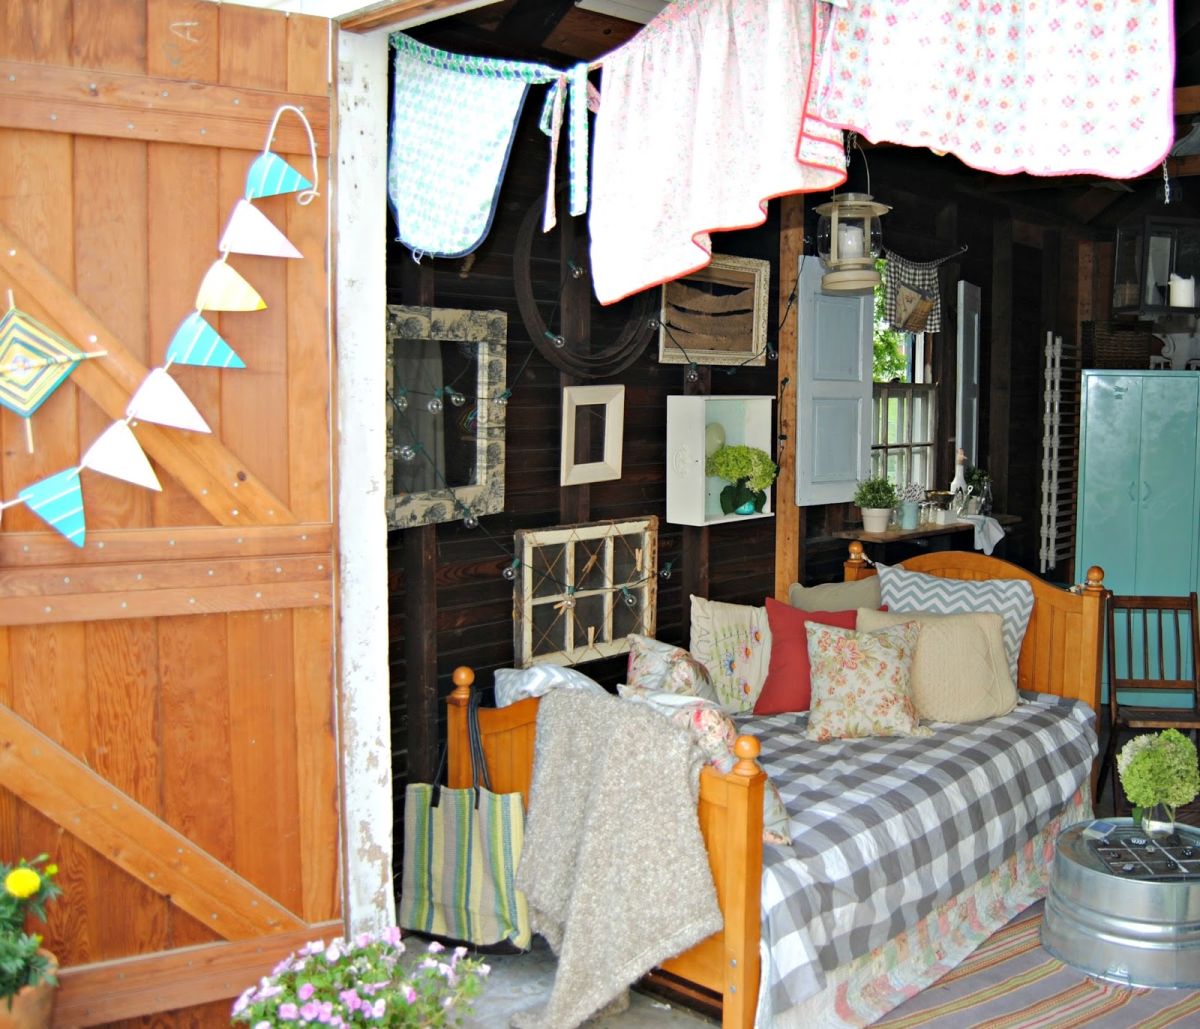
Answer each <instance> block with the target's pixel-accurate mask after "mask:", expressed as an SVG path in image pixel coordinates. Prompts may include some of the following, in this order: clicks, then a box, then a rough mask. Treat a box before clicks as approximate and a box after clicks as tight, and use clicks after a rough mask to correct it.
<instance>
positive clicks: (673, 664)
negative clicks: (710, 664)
mask: <svg viewBox="0 0 1200 1029" xmlns="http://www.w3.org/2000/svg"><path fill="white" fill-rule="evenodd" d="M629 640H630V643H629V663H628V665H627V666H626V669H625V681H626V682H627V683H628V684H629V685H630V686H640V687H642V688H644V689H651V690H667V691H668V692H670V693H682V694H684V695H685V696H689V697H704V698H705V699H707V700H711V701H713V702H714V703H715V702H716V700H717V694H716V692H715V691H714V689H713V684H712V680H711V679H710V678H709V675H708V670H707V669H706V668H705V667H704V664H703V662H701V661H697V660H696V658H694V657H692V655H691V654H690V653H689V652H688V651H686V650H684V649H683V647H676V646H673V645H672V644H670V643H660V642H659V641H658V640H656V639H653V638H651V637H649V636H637V635H633V636H630V637H629Z"/></svg>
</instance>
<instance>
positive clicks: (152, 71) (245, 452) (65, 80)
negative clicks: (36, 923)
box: [0, 0, 341, 1026]
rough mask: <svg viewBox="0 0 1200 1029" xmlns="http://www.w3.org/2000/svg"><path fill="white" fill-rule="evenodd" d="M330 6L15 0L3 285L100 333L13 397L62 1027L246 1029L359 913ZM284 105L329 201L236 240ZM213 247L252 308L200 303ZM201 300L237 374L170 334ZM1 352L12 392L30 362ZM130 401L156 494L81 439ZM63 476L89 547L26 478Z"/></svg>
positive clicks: (34, 768)
mask: <svg viewBox="0 0 1200 1029" xmlns="http://www.w3.org/2000/svg"><path fill="white" fill-rule="evenodd" d="M332 31H333V30H332V27H331V23H330V22H328V21H327V20H326V19H323V18H311V17H303V16H295V15H292V16H286V15H283V14H280V13H277V12H270V11H263V10H256V9H250V8H242V7H238V6H235V5H231V4H217V3H209V2H206V0H44V2H38V3H31V2H29V0H0V83H2V84H3V88H0V182H3V183H4V188H3V189H0V308H3V309H5V310H7V309H9V308H10V306H11V307H14V308H16V309H18V310H19V311H20V312H23V313H25V314H27V315H29V316H31V317H32V318H34V319H36V321H37V322H39V323H41V324H42V325H43V326H45V327H46V328H47V329H49V330H51V332H52V333H54V334H56V335H57V336H60V337H62V338H63V339H65V340H67V341H68V342H69V343H70V344H72V345H73V346H74V347H76V348H77V349H78V350H81V351H84V352H91V353H97V354H99V355H100V356H95V357H92V358H88V359H86V360H82V361H80V362H79V363H78V364H77V365H75V367H74V370H73V372H72V373H71V374H70V375H69V376H68V377H67V378H66V379H65V380H64V381H63V382H62V383H61V384H60V385H59V386H58V388H57V389H56V390H54V391H53V392H52V393H51V394H50V395H49V396H48V398H46V399H45V400H44V402H42V403H41V404H40V406H38V407H37V408H36V410H35V411H34V413H33V415H32V417H31V419H30V420H29V422H28V427H27V425H26V422H25V421H24V420H23V419H22V418H21V417H19V416H18V415H17V414H16V413H14V412H13V411H12V410H10V409H9V408H8V407H7V406H6V407H5V408H4V409H0V501H2V502H3V503H4V505H5V506H4V508H3V509H2V519H0V860H4V861H13V860H15V859H17V858H19V857H22V856H24V857H32V856H34V855H36V854H39V853H42V852H47V853H49V854H50V855H52V857H53V859H54V860H55V861H56V862H57V864H58V866H59V869H60V872H59V882H60V884H61V885H62V887H63V889H64V896H63V897H62V898H61V899H60V900H58V901H57V902H56V903H55V904H53V905H52V906H51V908H50V912H49V921H48V929H47V931H46V933H45V936H46V945H47V946H48V947H50V949H52V950H53V951H54V952H55V953H56V954H57V956H58V958H59V961H60V963H61V965H62V966H63V969H64V971H63V974H62V986H61V988H60V990H59V992H58V1003H57V1013H56V1024H62V1025H97V1024H122V1023H126V1022H127V1023H129V1024H131V1025H132V1024H135V1023H136V1024H143V1022H144V1021H145V1020H146V1019H147V1016H154V1017H153V1020H154V1024H156V1025H164V1026H172V1025H184V1024H186V1025H196V1024H213V1025H225V1024H228V1013H229V998H231V997H234V996H236V995H237V994H238V993H240V992H241V991H242V990H243V989H244V988H245V987H246V986H248V985H250V984H252V983H253V982H255V981H256V979H257V978H258V977H259V976H260V975H262V974H264V973H265V972H266V971H268V970H269V969H270V968H271V967H272V965H273V964H274V963H275V962H277V961H278V959H279V958H280V957H282V956H283V955H284V954H286V953H288V952H289V951H290V950H292V949H294V948H295V947H296V946H298V945H299V944H301V943H303V942H304V941H305V940H307V939H311V938H314V937H316V936H320V935H325V936H329V935H331V933H332V932H333V931H340V926H341V922H340V915H341V911H340V904H341V902H340V896H341V890H340V883H339V862H338V782H337V780H338V776H337V767H338V765H337V751H336V740H335V721H336V720H335V676H334V653H333V646H334V619H335V616H336V612H335V606H334V596H335V589H334V568H335V540H336V526H335V524H334V512H335V506H334V504H333V497H332V489H333V482H334V470H333V451H332V440H331V431H332V430H331V426H332V419H333V417H334V411H333V375H332V363H333V347H332V340H331V338H330V330H329V324H330V319H329V310H328V306H329V305H328V299H327V298H328V296H329V294H330V289H329V283H330V279H329V276H330V274H331V272H330V263H331V254H330V247H329V229H328V223H329V209H330V208H329V200H328V187H327V184H326V179H327V171H328V169H329V166H330V153H329V151H330V114H331V108H332V84H331V82H330V48H331V46H332ZM285 105H291V106H293V107H296V108H299V109H301V110H303V112H304V114H305V116H306V117H307V118H308V121H309V123H310V125H311V128H312V132H313V139H314V141H315V146H316V150H317V154H316V162H315V168H314V161H313V159H312V156H311V154H310V147H309V137H308V135H307V133H306V131H305V129H304V127H303V125H302V123H301V121H300V119H299V118H298V117H297V116H296V115H295V114H293V113H291V112H286V111H285V112H284V113H282V114H281V115H280V117H279V120H278V125H277V127H276V131H275V132H274V136H273V138H271V139H270V150H271V152H272V153H273V154H275V155H277V156H278V157H279V158H280V159H282V161H284V162H286V164H287V165H288V166H290V167H291V168H292V169H294V170H295V171H296V172H298V173H299V174H300V175H302V176H303V177H304V178H306V179H308V180H309V181H310V182H312V181H313V180H314V175H316V176H318V177H319V181H318V182H317V183H316V185H317V195H316V196H315V197H313V198H312V199H311V201H310V202H308V203H301V202H300V194H298V193H296V192H290V193H284V194H278V195H269V196H264V197H256V198H253V199H251V200H250V203H251V205H252V207H253V208H254V212H255V215H256V220H257V219H261V220H265V222H266V223H269V226H273V227H274V229H275V230H277V231H278V232H279V233H280V234H282V235H283V236H285V237H286V238H287V239H288V240H290V241H291V243H292V244H293V245H294V246H295V247H296V248H297V249H298V250H299V251H300V254H301V256H300V257H299V258H294V257H293V258H285V257H274V256H262V255H261V254H258V253H242V252H240V248H234V249H232V250H231V251H230V252H227V253H223V252H222V250H221V241H222V238H223V235H224V233H225V230H226V227H227V226H228V225H229V223H230V218H231V215H232V214H233V211H234V209H235V206H236V205H237V204H238V202H239V200H241V199H243V197H244V196H245V194H246V181H247V173H248V171H249V169H250V166H251V164H252V163H253V162H254V161H255V159H256V158H258V157H259V155H260V154H262V153H263V152H264V150H266V149H267V147H268V142H269V137H270V134H271V129H272V122H273V119H274V118H275V115H276V113H277V112H279V111H280V109H281V108H282V107H284V106H285ZM264 231H265V232H266V233H267V235H270V234H271V233H270V231H269V228H267V229H264ZM220 265H223V266H224V267H223V268H220V272H222V273H224V272H227V271H228V270H229V269H232V270H233V272H236V274H237V275H238V276H240V277H241V279H244V280H245V282H246V283H248V284H249V286H250V287H252V288H253V290H254V291H256V292H257V293H258V294H259V295H260V296H261V298H262V300H263V302H264V303H265V306H264V307H262V308H261V309H257V310H216V309H215V308H216V306H217V305H216V304H212V305H209V304H201V303H200V300H199V292H200V285H201V283H202V281H204V280H205V277H206V275H208V274H209V271H210V269H211V268H213V267H214V266H220ZM201 306H203V307H204V308H205V309H204V310H203V311H202V312H200V313H201V316H202V317H203V318H204V319H205V320H206V321H207V323H208V325H209V326H210V327H211V329H212V330H213V331H214V332H215V333H216V334H217V335H219V337H220V339H222V340H224V341H225V343H227V344H228V346H229V347H230V348H231V349H232V350H233V351H234V352H235V353H236V354H237V355H238V356H239V357H240V358H241V359H242V361H243V362H244V364H245V367H244V368H235V367H205V366H198V365H194V364H184V363H182V362H181V361H174V360H172V361H168V358H167V350H168V346H169V344H170V343H171V341H172V339H173V337H174V336H175V333H176V330H177V328H178V327H179V325H180V323H181V322H182V321H183V320H184V319H185V318H187V317H188V316H190V315H194V314H195V313H197V311H198V308H199V307H201ZM0 346H3V343H0ZM5 353H7V354H9V356H8V357H3V356H0V375H2V376H4V377H5V378H6V382H4V383H0V385H2V386H5V387H6V388H5V395H6V394H7V392H8V388H9V387H11V386H12V384H13V383H14V382H15V381H16V380H17V379H18V378H19V377H21V376H25V377H26V378H28V377H29V376H30V375H31V374H32V373H31V371H30V368H29V366H28V365H27V364H26V365H22V366H20V367H17V366H16V365H14V363H13V362H14V361H17V362H20V361H21V360H22V358H21V356H20V355H21V354H22V353H23V351H19V350H18V351H4V350H0V355H3V354H5ZM14 354H15V355H17V356H15V357H14V356H12V355H14ZM24 360H26V361H28V357H27V355H26V357H25V358H24ZM164 377H165V378H166V379H168V380H169V381H170V382H172V383H174V384H175V386H176V387H178V388H179V389H180V390H181V391H182V396H183V398H186V399H180V398H178V397H176V398H174V399H168V400H167V401H166V403H165V414H166V416H167V420H168V421H169V420H170V419H171V417H173V416H177V415H178V414H179V412H180V411H182V410H184V409H186V407H187V404H188V403H190V404H191V405H193V406H194V408H195V411H196V413H197V414H198V416H199V417H200V418H201V419H203V422H204V423H205V424H206V425H207V427H208V428H209V429H210V430H211V431H209V432H203V431H198V429H197V428H195V427H194V428H192V429H187V428H179V427H175V426H172V425H167V424H162V423H161V421H159V420H156V419H158V418H159V414H158V413H156V412H155V411H153V410H143V412H142V417H136V416H132V415H131V409H130V404H131V401H132V400H133V398H134V397H135V395H137V396H138V397H139V399H141V398H144V396H145V390H146V387H147V384H148V383H150V382H151V381H157V380H158V379H161V378H164ZM22 381H25V380H22ZM152 395H153V394H152ZM122 427H124V429H127V430H128V431H129V432H130V433H131V434H132V437H133V439H135V440H136V444H137V449H140V450H141V451H142V452H143V453H144V454H145V455H146V458H147V459H148V462H149V466H150V468H151V469H152V470H153V473H154V476H155V477H156V478H157V480H158V483H159V484H160V485H161V489H160V490H154V489H150V488H147V487H146V486H145V485H139V484H136V483H135V482H131V481H126V478H124V477H123V473H128V472H131V471H132V470H133V469H135V468H136V465H137V462H136V460H135V459H134V458H131V457H129V456H128V454H126V455H124V456H122V457H121V458H120V459H114V461H113V462H109V461H101V460H99V459H96V460H92V459H87V460H86V462H85V455H88V454H89V452H91V453H92V454H93V457H94V455H95V452H93V451H91V448H92V446H93V444H94V443H95V442H96V441H97V440H98V439H100V438H101V437H102V436H105V437H106V438H107V436H106V434H107V433H108V432H109V431H110V430H114V431H115V433H117V434H120V435H124V431H123V428H122ZM30 443H32V447H31V446H30ZM102 452H103V453H111V451H106V450H105V451H102ZM85 463H86V467H85V466H84V465H85ZM97 465H98V466H99V467H97ZM114 471H116V472H117V474H112V472H114ZM64 472H65V473H68V474H67V476H66V481H67V483H68V486H69V484H70V482H71V481H72V478H73V475H74V476H77V477H78V484H79V503H78V504H76V505H75V506H77V507H78V506H81V507H82V514H83V524H84V526H85V534H84V535H83V537H82V538H80V539H78V540H77V542H80V543H82V545H81V546H77V545H76V544H75V542H72V541H70V540H68V539H67V538H66V536H65V535H64V532H65V531H66V529H65V528H64V529H63V530H62V531H58V530H56V529H54V528H51V526H50V525H49V524H48V522H47V521H46V520H45V519H44V518H43V516H42V514H40V513H39V512H37V511H35V510H34V507H35V506H36V505H35V504H34V503H33V502H32V501H31V502H29V503H26V502H23V501H22V500H21V499H20V498H21V495H22V493H23V492H24V491H27V490H30V489H31V488H33V489H34V494H33V496H34V497H37V496H39V495H40V494H39V493H38V489H37V487H38V484H40V483H42V482H44V481H46V480H47V479H50V478H51V477H52V476H56V475H58V474H60V473H64ZM131 477H132V478H134V479H136V478H137V476H136V475H131ZM69 498H70V491H69V489H68V492H67V499H68V500H69ZM43 513H44V512H43ZM71 517H75V518H77V517H78V516H70V515H69V516H68V521H67V522H66V523H60V524H62V525H69V524H70V518H71Z"/></svg>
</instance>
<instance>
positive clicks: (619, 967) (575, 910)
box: [510, 690, 722, 1029]
mask: <svg viewBox="0 0 1200 1029" xmlns="http://www.w3.org/2000/svg"><path fill="white" fill-rule="evenodd" d="M703 760H704V759H703V756H702V755H701V753H700V752H699V749H698V748H697V747H696V746H695V745H694V743H693V740H692V736H691V734H690V733H688V732H687V731H686V730H685V729H681V728H679V727H677V726H675V725H672V724H671V722H670V721H668V720H667V719H666V718H664V717H663V716H662V715H660V714H657V713H656V712H654V711H651V710H650V709H649V708H647V707H645V706H643V705H641V704H630V703H628V702H627V701H622V700H619V699H618V698H616V697H612V696H603V697H601V696H594V695H592V694H587V693H582V692H580V691H577V690H552V691H551V692H550V693H549V694H547V695H546V696H545V697H543V698H542V700H541V705H540V707H539V709H538V717H537V744H536V747H535V751H534V765H533V784H532V786H531V787H530V792H529V818H528V821H527V823H526V827H525V847H524V850H523V852H522V855H521V864H520V867H519V869H518V870H517V886H518V887H520V888H521V889H522V890H524V891H525V895H526V898H527V899H528V901H529V914H530V919H531V921H532V923H533V929H534V931H535V932H539V933H541V934H542V935H543V936H545V937H546V939H547V941H548V942H549V944H550V947H551V949H552V950H553V951H554V953H555V954H556V955H558V970H557V973H556V975H555V978H554V988H553V990H552V992H551V995H550V1001H549V1003H548V1004H547V1005H546V1006H545V1007H543V1008H538V1009H532V1010H527V1011H522V1012H519V1013H518V1014H516V1015H514V1016H513V1018H512V1021H511V1023H510V1024H511V1025H512V1026H514V1027H518V1029H573V1027H574V1026H577V1025H580V1024H582V1023H583V1022H584V1021H586V1020H587V1019H588V1018H589V1017H591V1016H592V1015H594V1014H596V1013H598V1012H600V1011H601V1010H602V1009H604V1008H606V1006H610V1007H609V1010H613V1007H611V1005H612V1004H613V1002H614V1001H615V1002H616V1003H617V1004H620V1003H621V1002H622V1001H623V1000H627V996H626V991H627V988H628V987H629V985H630V984H631V983H633V982H634V981H636V980H637V979H639V978H640V977H641V976H643V975H644V974H645V973H646V972H648V971H649V970H650V969H651V968H653V967H654V966H655V965H656V964H658V963H660V962H661V961H663V960H664V959H666V958H668V957H671V956H672V955H674V954H678V953H679V952H680V951H682V950H686V949H687V948H688V947H690V946H692V944H694V943H697V942H698V941H700V940H702V939H704V937H706V936H708V935H710V934H711V933H714V932H716V931H717V930H718V929H720V928H721V925H722V920H721V912H720V909H719V908H718V907H717V895H716V890H715V888H714V886H713V881H712V873H711V872H710V871H709V867H708V857H707V855H706V854H705V851H704V841H703V839H702V837H701V835H700V824H699V820H698V818H697V814H696V799H697V792H698V789H699V777H700V767H701V765H702V764H703Z"/></svg>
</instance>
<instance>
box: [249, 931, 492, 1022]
mask: <svg viewBox="0 0 1200 1029" xmlns="http://www.w3.org/2000/svg"><path fill="white" fill-rule="evenodd" d="M445 949H446V948H445V947H443V946H442V945H441V944H440V943H431V944H430V945H429V951H428V953H426V954H425V955H424V956H423V957H421V958H420V959H419V960H417V956H416V955H407V956H406V955H405V945H404V943H403V942H402V941H401V939H400V930H399V929H395V928H392V929H387V930H384V931H383V932H380V933H361V934H359V935H358V936H356V937H354V939H353V940H352V941H351V940H343V939H340V938H339V939H335V940H333V941H332V942H331V943H330V944H329V945H328V946H326V944H325V943H324V942H322V941H320V940H317V941H314V942H313V943H309V944H306V945H305V946H304V947H302V948H301V949H300V950H298V951H296V952H295V953H294V954H290V955H289V956H288V957H286V958H284V959H283V961H282V962H280V963H279V964H278V965H276V966H275V969H274V971H273V972H272V973H271V975H270V976H269V977H267V978H264V979H263V980H262V981H261V982H260V983H258V984H257V985H256V986H251V987H250V988H249V989H248V990H246V991H245V992H244V993H243V994H242V995H241V996H240V997H238V999H237V1000H236V1001H235V1002H234V1005H233V1011H232V1013H231V1021H232V1022H233V1024H235V1025H236V1024H238V1023H244V1024H246V1025H250V1026H255V1027H257V1026H261V1025H270V1026H281V1025H292V1024H296V1025H302V1024H303V1025H308V1024H316V1023H320V1024H323V1025H342V1026H380V1027H384V1026H386V1027H389V1029H399V1027H404V1029H428V1027H442V1026H456V1025H460V1024H461V1023H462V1020H463V1018H464V1017H465V1016H466V1015H468V1014H469V1013H470V1010H471V1001H472V1000H473V999H474V998H475V997H477V996H478V995H479V994H480V993H481V992H482V990H483V979H484V977H486V976H487V974H488V972H489V971H490V969H489V968H488V966H487V965H485V964H484V963H483V962H482V961H480V960H478V959H475V958H468V957H467V956H466V955H467V950H466V948H465V947H457V948H455V950H454V951H453V952H451V954H450V955H449V956H448V957H445V958H443V957H442V956H441V955H442V954H443V953H444V951H445Z"/></svg>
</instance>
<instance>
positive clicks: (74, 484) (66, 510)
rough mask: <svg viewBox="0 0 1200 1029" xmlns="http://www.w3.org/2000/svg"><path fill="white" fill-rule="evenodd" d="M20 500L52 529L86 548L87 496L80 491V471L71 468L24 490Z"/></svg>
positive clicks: (19, 495) (78, 545)
mask: <svg viewBox="0 0 1200 1029" xmlns="http://www.w3.org/2000/svg"><path fill="white" fill-rule="evenodd" d="M18 497H19V498H20V499H21V500H23V501H24V502H25V506H26V507H28V508H29V510H31V511H32V512H33V513H34V514H35V515H37V516H38V517H39V518H40V519H42V521H44V522H45V523H46V524H47V525H49V526H50V528H52V529H54V530H55V531H57V532H61V533H62V534H63V535H64V536H66V537H67V539H68V540H70V541H71V542H72V543H74V544H75V546H77V547H82V546H83V544H84V535H85V526H84V522H83V493H82V492H81V491H80V489H79V469H78V468H68V469H67V470H66V471H65V472H59V473H58V474H57V475H51V476H50V478H48V479H43V480H42V481H41V482H35V483H34V484H33V485H32V486H27V487H26V488H25V489H23V490H21V492H20V493H19V494H18Z"/></svg>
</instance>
